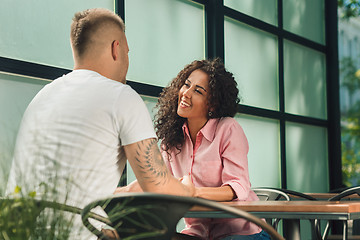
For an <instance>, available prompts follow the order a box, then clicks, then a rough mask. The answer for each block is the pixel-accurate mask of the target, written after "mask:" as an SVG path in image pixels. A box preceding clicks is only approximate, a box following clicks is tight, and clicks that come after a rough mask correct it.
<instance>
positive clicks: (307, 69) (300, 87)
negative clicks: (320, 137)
mask: <svg viewBox="0 0 360 240" xmlns="http://www.w3.org/2000/svg"><path fill="white" fill-rule="evenodd" d="M325 68H326V63H325V56H324V55H323V54H322V53H319V52H317V51H314V50H312V49H309V48H305V47H302V46H300V45H297V44H295V43H292V42H289V41H284V82H285V111H286V112H288V113H293V114H299V115H304V116H309V117H315V118H321V119H326V118H327V110H326V78H325V75H326V69H325Z"/></svg>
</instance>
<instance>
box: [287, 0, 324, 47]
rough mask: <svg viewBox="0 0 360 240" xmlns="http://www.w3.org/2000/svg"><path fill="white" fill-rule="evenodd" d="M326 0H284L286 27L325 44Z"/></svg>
mask: <svg viewBox="0 0 360 240" xmlns="http://www.w3.org/2000/svg"><path fill="white" fill-rule="evenodd" d="M324 9H325V7H324V0H284V1H283V12H284V14H283V18H284V29H285V30H287V31H290V32H292V33H295V34H297V35H300V36H302V37H305V38H308V39H310V40H313V41H315V42H318V43H321V44H325V10H324Z"/></svg>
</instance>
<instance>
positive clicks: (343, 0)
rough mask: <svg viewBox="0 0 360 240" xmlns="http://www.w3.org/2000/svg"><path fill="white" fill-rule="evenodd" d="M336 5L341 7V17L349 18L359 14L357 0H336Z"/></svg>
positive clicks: (359, 3)
mask: <svg viewBox="0 0 360 240" xmlns="http://www.w3.org/2000/svg"><path fill="white" fill-rule="evenodd" d="M338 6H339V8H341V10H342V11H341V16H340V17H341V18H343V19H349V18H352V17H358V16H359V15H360V2H359V0H338Z"/></svg>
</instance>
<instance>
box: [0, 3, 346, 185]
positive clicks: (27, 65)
mask: <svg viewBox="0 0 360 240" xmlns="http://www.w3.org/2000/svg"><path fill="white" fill-rule="evenodd" d="M192 1H193V2H196V3H199V4H202V5H204V9H205V34H206V35H205V36H206V56H207V57H208V58H214V57H220V58H222V59H224V55H225V53H224V17H225V16H226V17H230V18H232V19H235V20H237V21H240V22H242V23H244V24H247V25H249V26H251V27H254V28H257V29H260V30H262V31H265V32H268V33H270V34H273V35H275V36H277V38H278V56H279V64H278V65H279V68H278V71H279V111H274V110H268V109H262V108H258V107H252V106H246V105H241V104H240V105H239V108H238V111H239V113H242V114H247V115H252V116H257V117H264V118H269V119H275V120H278V121H279V126H280V129H279V131H280V157H281V187H283V188H287V181H286V179H287V175H286V172H287V171H286V139H285V135H286V134H285V125H286V122H296V123H301V124H309V125H312V126H320V127H324V128H326V129H327V133H328V139H327V141H328V163H329V181H330V182H329V185H330V186H329V187H330V189H336V188H339V187H342V171H341V138H340V136H341V130H340V100H339V70H338V66H339V62H338V51H337V49H338V35H337V31H338V22H337V1H336V0H324V4H325V35H326V36H325V44H324V45H323V44H319V43H316V42H314V41H311V40H308V39H306V38H304V37H301V36H298V35H296V34H293V33H291V32H288V31H286V30H284V29H283V17H282V11H283V6H282V0H278V1H277V8H278V26H274V25H271V24H268V23H265V22H263V21H261V20H259V19H256V18H254V17H251V16H248V15H246V14H243V13H241V12H239V11H236V10H234V9H231V8H229V7H226V6H224V2H223V0H192ZM115 12H116V13H117V14H119V15H120V16H121V17H122V18H123V19H124V20H125V19H126V18H125V0H115ZM284 40H289V41H292V42H295V43H297V44H300V45H302V46H305V47H308V48H310V49H314V50H316V51H319V52H321V53H323V54H325V56H326V84H327V89H326V96H327V120H323V119H317V118H312V117H306V116H300V115H295V114H289V113H286V112H285V99H284V59H283V46H284V45H283V44H284ZM0 71H2V72H8V73H12V74H20V75H24V76H29V77H37V78H45V79H56V78H57V77H60V76H62V75H64V74H66V73H69V72H70V71H71V70H70V69H63V68H58V67H53V66H47V65H44V64H37V63H32V62H27V61H22V60H16V59H11V58H6V57H2V56H0ZM128 84H129V85H130V86H132V87H133V88H134V89H135V90H136V91H137V92H138V93H139V94H141V95H147V96H153V97H158V96H159V94H160V92H161V91H162V88H161V87H158V86H153V85H150V84H144V83H138V82H134V81H128ZM124 184H126V178H125V179H124V180H123V181H122V185H124Z"/></svg>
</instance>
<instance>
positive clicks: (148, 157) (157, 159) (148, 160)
mask: <svg viewBox="0 0 360 240" xmlns="http://www.w3.org/2000/svg"><path fill="white" fill-rule="evenodd" d="M135 159H136V162H137V165H138V167H139V169H141V171H142V172H143V173H144V175H145V176H146V177H144V179H146V180H147V181H149V182H153V183H155V184H156V185H163V184H165V183H166V181H167V174H168V170H167V168H166V165H165V163H164V161H163V159H162V157H161V154H160V152H159V148H158V146H157V144H156V140H155V139H152V140H151V141H141V142H139V143H137V150H136V157H135Z"/></svg>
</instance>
